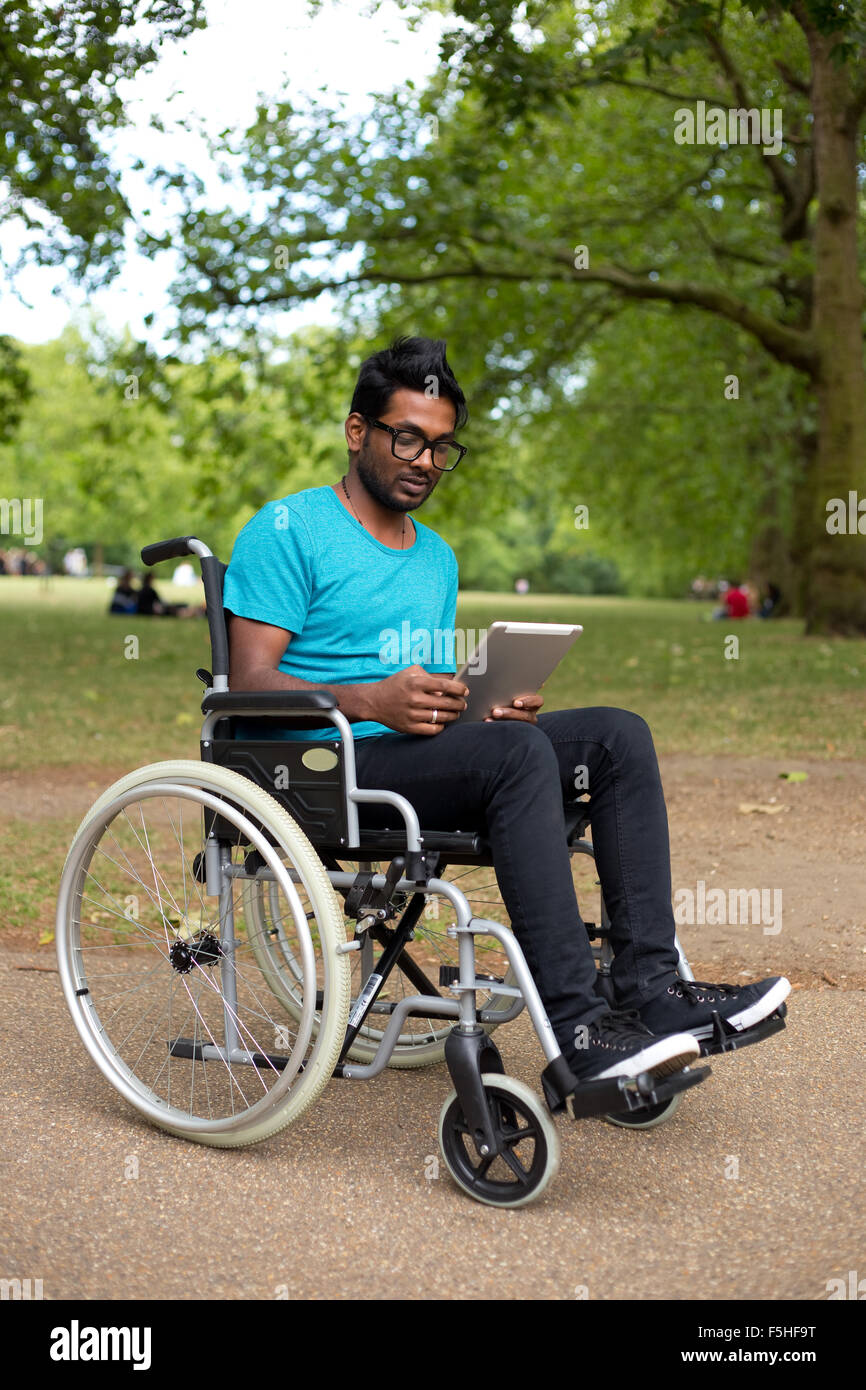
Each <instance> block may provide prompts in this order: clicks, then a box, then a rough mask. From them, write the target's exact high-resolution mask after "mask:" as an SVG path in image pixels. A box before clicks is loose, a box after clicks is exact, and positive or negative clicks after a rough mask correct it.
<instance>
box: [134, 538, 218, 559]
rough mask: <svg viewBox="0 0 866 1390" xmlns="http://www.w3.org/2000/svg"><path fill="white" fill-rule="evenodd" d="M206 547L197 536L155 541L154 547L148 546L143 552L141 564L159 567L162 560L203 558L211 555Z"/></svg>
mask: <svg viewBox="0 0 866 1390" xmlns="http://www.w3.org/2000/svg"><path fill="white" fill-rule="evenodd" d="M210 553H211V552H210V551H209V550H208V548H207V546H206V545H203V544H202V542H201V541H200V540H198V539H197V538H196V537H195V536H175V537H174V539H173V540H170V541H155V542H154V543H153V545H146V546H144V547H143V549H142V552H141V562H142V564H143V565H147V566H150V565H158V564H159V562H160V560H179V559H180V557H181V556H182V555H198V556H199V558H203V557H204V556H206V555H210Z"/></svg>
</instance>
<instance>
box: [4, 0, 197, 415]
mask: <svg viewBox="0 0 866 1390" xmlns="http://www.w3.org/2000/svg"><path fill="white" fill-rule="evenodd" d="M204 22H205V19H204V14H203V3H202V0H127V3H123V4H110V5H105V4H93V3H92V0H64V3H63V4H62V5H61V4H46V3H44V0H27V3H24V4H21V3H18V0H0V128H2V132H3V139H2V140H0V194H2V196H0V218H2V219H3V221H4V222H5V221H8V220H11V219H15V220H16V221H17V222H18V223H19V224H20V225H22V226H23V228H24V230H25V233H26V234H27V235H26V236H25V239H24V242H23V245H22V248H21V251H20V253H19V257H18V262H17V264H16V265H13V266H10V267H7V268H6V269H7V273H8V274H9V275H10V276H11V278H13V279H14V276H15V273H16V271H17V270H18V269H20V268H21V266H22V265H24V264H25V263H27V262H34V263H35V264H37V265H49V266H58V265H63V266H65V268H66V269H67V270H68V271H69V272H70V273H71V274H72V275H73V276H75V277H77V278H79V279H82V280H85V281H89V282H90V283H93V284H96V283H98V282H99V281H100V280H105V279H108V278H110V276H111V275H113V274H114V273H115V272H116V270H117V266H118V257H119V255H120V252H121V250H122V248H123V238H124V233H125V228H126V225H127V222H128V219H129V207H128V205H127V202H126V198H125V197H124V195H123V191H122V189H121V181H120V173H119V171H118V170H117V169H116V168H115V167H114V165H113V163H112V159H111V156H110V154H109V152H108V151H107V149H106V148H105V144H104V140H103V137H104V132H106V131H108V130H112V129H117V128H118V127H119V126H121V125H123V124H125V122H126V113H125V111H124V106H123V101H122V99H121V97H120V94H119V92H118V89H117V84H118V82H119V81H120V80H121V79H122V78H126V77H132V76H134V75H135V73H136V72H138V71H139V70H140V69H141V68H143V67H146V66H147V65H148V64H150V63H152V62H153V61H154V60H155V59H156V57H157V55H158V52H159V48H160V46H161V45H162V44H163V43H164V42H165V41H166V40H168V39H180V38H184V37H186V36H187V35H188V34H190V33H192V31H193V30H194V29H197V28H201V27H202V26H203V25H204ZM0 357H2V367H3V373H2V375H3V381H4V385H3V386H2V387H0V440H2V439H4V438H8V437H9V435H10V434H11V433H12V431H13V430H14V429H15V428H16V426H17V424H18V422H19V420H20V418H21V410H22V406H23V405H24V404H25V403H26V399H27V395H28V388H27V379H26V373H25V372H24V368H23V364H22V359H21V355H20V353H18V351H17V349H16V347H15V345H14V343H13V342H12V341H11V339H9V338H2V339H0ZM10 387H12V388H13V389H11V390H10V389H9V388H10Z"/></svg>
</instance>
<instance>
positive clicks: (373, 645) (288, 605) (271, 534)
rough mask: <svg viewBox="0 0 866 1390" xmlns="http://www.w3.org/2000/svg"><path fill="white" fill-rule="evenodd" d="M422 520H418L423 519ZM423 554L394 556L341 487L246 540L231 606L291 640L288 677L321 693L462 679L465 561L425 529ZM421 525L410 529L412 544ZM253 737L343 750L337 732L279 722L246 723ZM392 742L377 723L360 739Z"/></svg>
mask: <svg viewBox="0 0 866 1390" xmlns="http://www.w3.org/2000/svg"><path fill="white" fill-rule="evenodd" d="M413 521H414V518H413ZM414 525H415V530H416V533H417V534H416V536H415V541H414V544H412V545H407V547H406V549H405V550H393V549H391V547H390V546H387V545H382V544H381V542H380V541H377V540H376V539H375V537H374V536H371V535H370V532H369V531H367V530H366V528H365V527H364V526H362V525H361V523H360V521H358V520H357V519H356V518H355V517H354V516H353V515H352V513H351V512H349V511H347V509H346V508H345V507H344V506H343V504H342V502H341V501H340V500H339V498H338V497H337V495H336V493H335V492H334V490H333V488H331V487H314V488H307V489H306V491H304V492H296V493H294V494H293V495H292V496H289V497H284V498H283V499H282V500H281V501H279V502H268V504H267V505H266V506H264V507H262V509H261V511H259V512H257V513H256V515H255V516H254V517H252V519H251V520H250V521H248V522H247V524H246V526H245V527H244V528H243V530H242V531H241V533H240V535H239V536H238V538H237V540H236V541H235V545H234V549H233V551H232V558H231V563H230V564H229V567H228V569H227V571H226V576H225V585H224V589H223V602H224V605H225V607H226V608H227V609H229V611H230V612H232V613H235V614H237V616H238V617H241V618H251V619H254V620H256V621H257V622H260V623H269V624H271V625H272V626H273V627H282V628H285V629H286V631H287V632H289V633H290V634H291V636H290V639H289V642H288V645H287V646H286V650H285V651H284V653H283V655H282V657H281V658H280V662H279V670H281V671H285V672H286V673H287V674H288V675H292V676H297V677H299V678H300V679H301V680H305V681H310V682H312V683H313V684H315V685H330V686H335V685H365V684H367V683H368V682H374V681H381V680H384V679H385V678H386V677H387V676H393V675H395V674H396V672H397V671H402V670H404V669H405V667H407V666H414V665H419V666H423V667H424V669H425V670H426V671H429V672H430V673H431V674H435V673H438V672H447V671H453V670H454V669H455V661H454V622H455V618H456V613H457V560H456V558H455V555H454V552H453V550H452V549H451V547H450V545H447V544H446V542H445V541H443V540H442V539H441V537H440V536H437V534H436V532H435V531H431V529H430V527H429V526H424V525H423V524H422V523H421V522H420V521H414ZM411 532H412V524H411V523H410V522H409V520H408V518H407V524H406V537H407V541H408V539H409V537H410V535H411ZM237 732H238V733H239V734H240V735H241V737H248V738H291V739H302V740H305V741H309V740H311V739H321V738H330V739H339V738H340V732H339V730H338V729H337V728H336V727H335V726H334V725H333V724H327V725H325V726H323V727H322V729H321V730H319V729H316V730H310V729H301V730H297V729H295V730H292V729H288V728H285V727H283V726H281V725H280V724H279V723H278V722H277V721H276V720H274V719H255V720H247V721H244V723H243V725H242V726H241V725H240V723H239V726H238V730H237ZM390 732H392V731H391V730H390V729H388V728H387V726H386V725H384V724H379V723H376V722H374V721H372V720H363V721H358V722H356V723H353V724H352V733H353V735H354V737H355V738H370V737H373V736H377V735H379V734H384V733H390Z"/></svg>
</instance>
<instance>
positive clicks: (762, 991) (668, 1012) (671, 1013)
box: [638, 975, 791, 1038]
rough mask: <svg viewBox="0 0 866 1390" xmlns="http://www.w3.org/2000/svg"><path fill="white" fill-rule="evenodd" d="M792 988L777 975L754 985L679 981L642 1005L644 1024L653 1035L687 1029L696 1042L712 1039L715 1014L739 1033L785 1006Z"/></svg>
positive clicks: (641, 1017) (640, 1013) (641, 1013)
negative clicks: (780, 1006) (698, 1039)
mask: <svg viewBox="0 0 866 1390" xmlns="http://www.w3.org/2000/svg"><path fill="white" fill-rule="evenodd" d="M790 993H791V985H790V983H789V981H788V980H786V979H785V977H784V975H773V976H771V977H770V978H769V979H767V980H759V981H758V982H757V984H753V985H709V984H704V983H702V982H701V981H700V980H680V979H676V980H675V981H674V983H673V984H672V985H668V987H667V989H666V990H664V991H663V992H662V993H661V994H657V995H656V997H655V999H650V1000H649V1002H648V1003H646V1004H643V1005H641V1008H640V1009H639V1011H638V1012H639V1015H640V1019H641V1022H642V1023H645V1024H646V1026H647V1028H649V1029H650V1031H651V1032H653V1033H658V1034H659V1035H662V1034H665V1033H670V1032H672V1031H673V1030H674V1029H675V1028H687V1029H688V1031H689V1032H690V1033H692V1034H694V1036H695V1037H696V1038H709V1037H712V1032H713V1013H714V1012H715V1013H718V1015H719V1017H720V1018H721V1019H723V1020H724V1022H725V1023H726V1024H728V1026H729V1027H730V1028H734V1029H736V1031H737V1032H738V1033H741V1032H743V1030H744V1029H746V1028H752V1027H754V1025H755V1024H756V1023H760V1022H761V1020H762V1019H764V1018H768V1017H769V1016H770V1014H772V1013H774V1012H775V1011H776V1009H778V1007H779V1005H780V1004H782V1003H784V1001H785V1000H786V999H787V997H788V995H789V994H790Z"/></svg>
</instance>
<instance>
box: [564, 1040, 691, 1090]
mask: <svg viewBox="0 0 866 1390" xmlns="http://www.w3.org/2000/svg"><path fill="white" fill-rule="evenodd" d="M700 1051H701V1048H700V1044H699V1043H698V1040H697V1038H696V1037H695V1036H694V1035H693V1034H692V1033H671V1034H670V1035H669V1036H668V1037H665V1038H656V1039H655V1040H654V1041H653V1042H651V1043H650V1044H649V1046H648V1047H645V1048H642V1050H641V1051H640V1052H636V1053H635V1054H634V1055H633V1056H632V1057H626V1059H625V1060H624V1061H622V1062H616V1063H615V1064H614V1066H612V1067H607V1068H606V1069H605V1070H604V1071H598V1072H594V1073H593V1075H592V1076H591V1077H587V1078H586V1079H587V1080H588V1081H603V1080H604V1079H605V1078H606V1077H608V1076H640V1074H641V1072H642V1071H648V1072H650V1073H651V1074H652V1075H653V1076H668V1075H670V1073H671V1072H675V1071H682V1069H683V1067H687V1066H689V1064H690V1063H691V1062H693V1061H694V1060H695V1058H696V1057H697V1056H699V1055H700Z"/></svg>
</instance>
